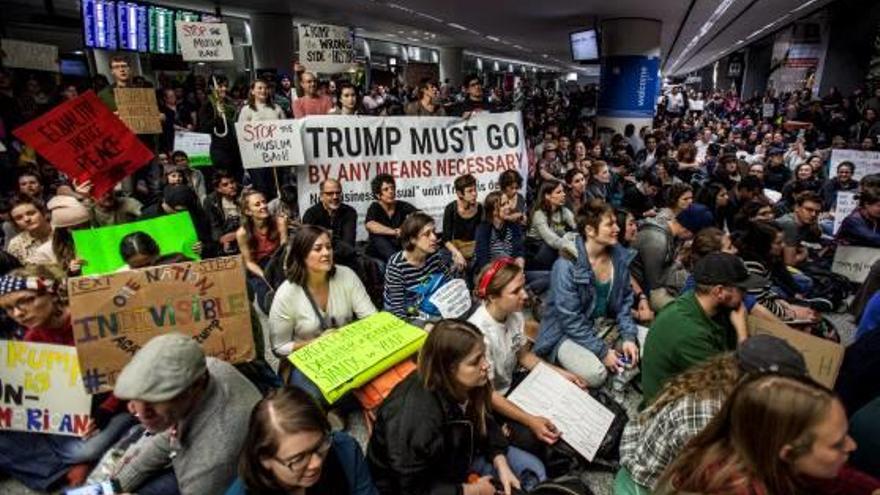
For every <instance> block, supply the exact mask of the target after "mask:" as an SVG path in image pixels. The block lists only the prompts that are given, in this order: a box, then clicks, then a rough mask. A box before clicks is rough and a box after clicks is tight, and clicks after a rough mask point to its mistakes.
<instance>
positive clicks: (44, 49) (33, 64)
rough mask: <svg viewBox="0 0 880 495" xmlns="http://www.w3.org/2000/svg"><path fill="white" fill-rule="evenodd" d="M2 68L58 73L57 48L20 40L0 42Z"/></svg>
mask: <svg viewBox="0 0 880 495" xmlns="http://www.w3.org/2000/svg"><path fill="white" fill-rule="evenodd" d="M0 53H2V54H3V66H4V67H18V68H20V69H33V70H44V71H47V72H58V71H59V65H58V47H57V46H54V45H44V44H42V43H31V42H29V41H21V40H10V39H5V38H4V39H3V40H0Z"/></svg>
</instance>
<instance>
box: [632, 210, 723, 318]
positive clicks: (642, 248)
mask: <svg viewBox="0 0 880 495" xmlns="http://www.w3.org/2000/svg"><path fill="white" fill-rule="evenodd" d="M714 225H715V219H714V218H713V216H712V212H711V211H709V209H708V208H707V207H706V206H704V205H701V204H696V203H695V204H692V205H691V206H689V207H688V208H686V209H684V210H682V211H681V213H679V214H678V215H677V216H676V217H675V218H674V219H672V220H665V219H660V218H657V219H654V218H649V219H647V220H645V223H644V225H643V226H642V228H641V229H640V230H639V235H638V237H637V238H636V245H635V247H636V249H637V250H638V251H639V257H638V258H637V260H640V262H638V263H634V265H633V273H634V275H635V276H636V279H637V280H639V281H640V282H641V283H642V287H643V288H644V289H645V290H646V291H652V290H654V289H659V288H660V287H662V286H663V280H665V279H666V276H667V274H668V272H669V270H670V268H672V266H673V262H674V261H675V255H676V252H677V250H678V245H677V242H676V241H678V240H686V239H690V238H692V237H693V236H694V235H696V234H697V232H699V231H700V230H702V229H704V228H706V227H712V226H714ZM649 294H650V292H649ZM655 309H658V308H655Z"/></svg>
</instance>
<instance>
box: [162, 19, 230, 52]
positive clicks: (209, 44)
mask: <svg viewBox="0 0 880 495" xmlns="http://www.w3.org/2000/svg"><path fill="white" fill-rule="evenodd" d="M174 24H175V27H176V28H177V42H178V43H179V44H180V54H181V55H183V60H185V61H187V62H221V61H226V60H232V42H231V41H230V40H229V27H228V26H226V24H223V23H222V22H189V21H175V23H174Z"/></svg>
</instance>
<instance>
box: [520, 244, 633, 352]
mask: <svg viewBox="0 0 880 495" xmlns="http://www.w3.org/2000/svg"><path fill="white" fill-rule="evenodd" d="M575 245H576V247H577V259H576V260H571V259H569V258H567V257H565V256H562V257H560V258H559V259H558V260H556V262H555V263H554V264H553V271H552V273H551V282H550V294H549V296H548V298H547V310H546V313H545V314H544V318H543V319H542V320H541V333H540V335H539V336H538V341H537V342H536V343H535V348H534V351H535V353H536V354H538V355H539V356H542V357H545V358H548V359H549V360H550V361H555V360H556V352H557V351H558V349H559V344H561V343H562V341H563V340H564V339H570V340H572V341H573V342H575V343H576V344H578V345H580V346H583V347H584V348H586V349H589V350H590V351H591V352H592V353H593V354H595V355H596V356H597V357H598V358H599V359H602V358H603V357H605V354H606V353H608V345H607V344H605V341H603V340H602V338H600V337H599V336H598V335H597V334H596V330H595V324H596V321H595V320H594V319H593V317H592V314H593V310H594V308H595V304H596V302H595V301H596V288H595V286H594V285H593V278H594V277H595V275H594V274H593V269H592V267H591V266H590V262H589V260H588V259H587V251H586V247H585V246H584V240H583V237H582V236H580V235H579V236H578V238H577V240H576V241H575ZM630 261H631V255H630V254H629V252H628V251H627V249H626V248H625V247H623V246H620V245H616V246H614V248H613V249H612V252H611V263H612V265H613V266H614V277H613V280H612V284H611V292H610V294H609V295H608V314H609V315H616V318H617V325H618V328H619V331H620V336H621V337H622V338H623V340H625V341H633V342H634V341H635V340H636V335H637V333H638V329H637V328H636V324H635V321H633V318H632V306H633V300H634V294H633V290H632V286H631V285H630V276H629V262H630Z"/></svg>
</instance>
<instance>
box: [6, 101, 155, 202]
mask: <svg viewBox="0 0 880 495" xmlns="http://www.w3.org/2000/svg"><path fill="white" fill-rule="evenodd" d="M12 134H14V135H15V137H17V138H18V139H21V140H22V141H24V142H25V143H27V144H28V146H31V147H33V148H34V149H35V150H37V153H39V154H41V155H43V157H45V158H46V159H47V160H49V163H51V164H52V165H54V166H55V167H56V168H58V170H61V171H62V172H64V173H65V174H67V175H68V176H70V177H71V178H72V179H74V180H76V181H77V182H84V181H86V180H90V181H92V185H93V188H92V195H93V196H95V197H101V196H103V195H104V194H105V193H107V192H109V191H110V190H112V189H113V186H115V185H116V183H118V182H119V181H121V180H122V179H124V178H126V177H128V176H129V175H131V174H132V173H134V172H135V171H136V170H137V169H139V168H141V167H142V166H144V165H146V164H147V163H148V162H149V161H150V160H152V159H153V153H152V152H151V151H150V150H149V149H148V148H147V147H146V146H144V144H143V143H141V141H140V140H139V139H138V138H137V136H135V135H134V134H133V133H132V132H131V131H130V130H129V129H128V126H126V125H125V124H124V123H123V122H122V121H121V120H119V117H117V116H115V115H113V112H111V111H110V110H109V109H108V108H107V107H106V106H104V104H103V103H101V100H99V99H98V97H97V95H95V93H94V92H92V91H87V92H85V93H84V94H83V95H81V96H79V97H78V98H75V99H73V100H70V101H68V102H66V103H63V104H61V105H59V106H57V107H55V108H54V109H53V110H52V111H50V112H48V113H46V114H43V115H42V116H41V117H39V118H37V119H34V120H32V121H30V122H28V123H27V124H25V125H23V126H21V127H19V128H17V129H15V130H14V131H12Z"/></svg>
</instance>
